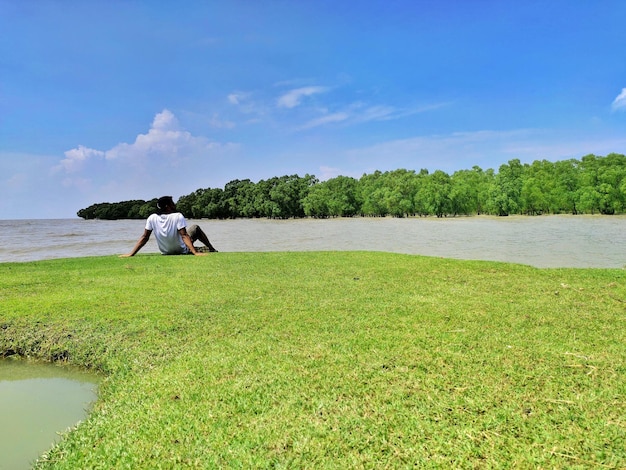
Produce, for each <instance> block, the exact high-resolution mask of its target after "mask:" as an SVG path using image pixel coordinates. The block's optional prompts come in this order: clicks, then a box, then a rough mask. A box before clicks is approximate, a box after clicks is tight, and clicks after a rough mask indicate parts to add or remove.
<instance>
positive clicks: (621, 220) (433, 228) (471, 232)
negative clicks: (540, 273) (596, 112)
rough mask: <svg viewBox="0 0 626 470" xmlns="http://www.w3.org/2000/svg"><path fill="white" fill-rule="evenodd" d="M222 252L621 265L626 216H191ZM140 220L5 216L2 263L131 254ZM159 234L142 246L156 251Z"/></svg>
mask: <svg viewBox="0 0 626 470" xmlns="http://www.w3.org/2000/svg"><path fill="white" fill-rule="evenodd" d="M188 222H189V223H198V224H199V225H200V226H201V227H203V228H204V229H205V231H206V232H207V233H208V235H209V238H210V239H211V241H212V243H213V244H214V245H215V247H216V248H217V249H218V250H220V251H247V252H255V251H318V250H321V251H353V250H368V251H387V252H395V253H408V254H419V255H426V256H439V257H446V258H458V259H480V260H490V261H507V262H514V263H522V264H528V265H532V266H536V267H584V268H586V267H598V268H623V267H624V266H625V265H626V230H625V229H626V216H567V215H565V216H560V215H559V216H541V217H524V216H514V217H487V216H476V217H457V218H445V219H437V218H432V217H429V218H407V219H394V218H353V219H329V220H315V219H302V220H284V221H277V220H266V219H240V220H199V221H193V220H189V221H188ZM143 227H144V221H142V220H120V221H104V220H82V219H66V220H65V219H55V220H17V221H15V220H13V221H11V220H0V262H7V261H31V260H39V259H48V258H64V257H76V256H100V255H115V254H121V253H127V252H128V251H130V250H131V248H132V247H133V246H134V244H135V242H136V241H137V239H138V238H139V236H140V235H141V233H142V232H143ZM157 251H158V250H157V247H156V243H155V241H154V239H151V240H150V241H149V242H148V244H147V245H146V246H145V247H144V248H143V249H142V251H141V252H142V253H149V252H152V253H154V252H157Z"/></svg>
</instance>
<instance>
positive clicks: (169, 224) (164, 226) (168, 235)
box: [120, 196, 217, 258]
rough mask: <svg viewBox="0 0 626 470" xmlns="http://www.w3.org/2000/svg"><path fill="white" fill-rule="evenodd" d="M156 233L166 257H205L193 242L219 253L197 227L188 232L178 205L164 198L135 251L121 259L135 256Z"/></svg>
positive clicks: (190, 228)
mask: <svg viewBox="0 0 626 470" xmlns="http://www.w3.org/2000/svg"><path fill="white" fill-rule="evenodd" d="M152 232H154V236H155V237H156V241H157V245H158V247H159V250H160V251H161V253H163V254H164V255H187V254H193V255H204V254H206V253H203V252H200V251H198V250H197V248H196V247H195V246H193V242H195V241H196V240H200V241H201V242H202V243H204V245H205V246H206V247H207V248H208V249H209V251H210V252H215V251H217V250H216V249H215V248H213V245H211V242H210V241H209V238H208V237H207V236H206V234H205V233H204V232H203V231H202V229H201V228H200V227H198V226H197V225H192V226H191V227H189V231H187V221H186V220H185V217H184V216H183V214H181V213H180V212H178V211H176V204H175V203H174V200H173V199H172V196H163V197H162V198H159V200H158V202H157V212H156V214H152V215H151V216H150V217H148V220H147V221H146V227H145V229H144V231H143V235H142V236H141V237H140V238H139V240H138V241H137V244H136V245H135V247H134V248H133V250H132V251H131V252H130V253H128V254H125V255H120V258H128V257H131V256H135V255H136V254H137V252H138V251H139V250H141V248H143V246H144V245H145V244H146V243H147V242H148V240H149V239H150V235H151V234H152Z"/></svg>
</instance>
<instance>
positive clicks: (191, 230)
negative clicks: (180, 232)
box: [187, 224, 199, 242]
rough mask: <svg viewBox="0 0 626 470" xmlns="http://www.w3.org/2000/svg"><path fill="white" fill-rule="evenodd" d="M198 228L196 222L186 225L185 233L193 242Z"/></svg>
mask: <svg viewBox="0 0 626 470" xmlns="http://www.w3.org/2000/svg"><path fill="white" fill-rule="evenodd" d="M198 228H199V227H198V226H197V225H196V224H193V225H190V226H189V227H187V234H188V235H189V237H190V238H191V241H192V242H195V241H196V240H197V239H198Z"/></svg>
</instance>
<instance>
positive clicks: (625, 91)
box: [611, 88, 626, 111]
mask: <svg viewBox="0 0 626 470" xmlns="http://www.w3.org/2000/svg"><path fill="white" fill-rule="evenodd" d="M611 107H612V108H613V110H614V111H617V110H625V109H626V88H622V92H621V93H620V94H619V95H617V97H616V98H615V99H614V100H613V104H612V105H611Z"/></svg>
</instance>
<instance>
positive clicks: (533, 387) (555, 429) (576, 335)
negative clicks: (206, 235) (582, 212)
mask: <svg viewBox="0 0 626 470" xmlns="http://www.w3.org/2000/svg"><path fill="white" fill-rule="evenodd" d="M625 281H626V271H624V270H619V269H535V268H531V267H527V266H520V265H513V264H505V263H493V262H474V261H457V260H448V259H438V258H428V257H421V256H410V255H398V254H387V253H363V252H349V253H346V252H342V253H218V254H214V255H210V256H205V257H191V256H179V257H165V256H160V255H139V256H137V257H135V258H131V259H125V260H122V259H118V258H116V257H98V258H81V259H64V260H51V261H40V262H29V263H6V264H0V355H5V356H6V355H12V354H19V355H24V356H31V357H36V358H40V359H43V360H63V361H67V362H69V363H72V364H76V365H79V366H82V367H87V368H91V369H93V370H96V371H98V372H99V373H100V374H102V375H103V381H102V383H101V386H100V389H99V400H98V401H97V402H96V404H95V405H94V409H93V411H92V413H91V414H90V416H89V418H88V419H87V420H86V421H85V422H84V423H82V424H80V425H79V426H78V427H77V428H76V429H75V430H73V431H72V432H70V433H69V434H67V435H66V436H65V437H64V439H63V440H62V442H61V443H60V444H59V445H58V446H57V447H55V448H54V449H52V450H51V451H50V452H48V453H47V454H46V455H45V456H43V457H42V460H41V461H40V462H39V463H38V467H40V468H65V469H72V470H74V469H77V468H81V469H88V468H89V469H91V468H103V469H112V468H115V469H122V468H128V469H139V468H146V469H154V468H311V469H313V468H316V469H317V468H337V469H343V468H408V467H417V468H477V467H478V468H590V467H597V468H626V382H625V380H624V379H625V375H624V374H625V372H626V363H625V360H626V303H625V302H626V282H625Z"/></svg>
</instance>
